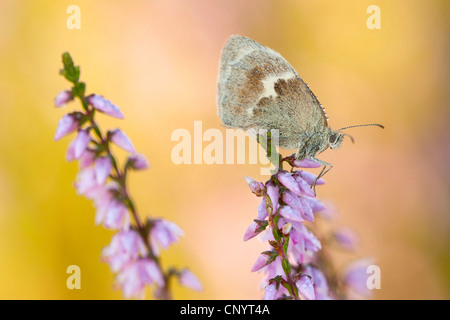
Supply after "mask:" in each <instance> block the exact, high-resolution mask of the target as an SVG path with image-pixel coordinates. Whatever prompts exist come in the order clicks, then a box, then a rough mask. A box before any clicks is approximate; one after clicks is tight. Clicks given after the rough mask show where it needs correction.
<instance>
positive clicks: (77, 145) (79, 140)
mask: <svg viewBox="0 0 450 320" xmlns="http://www.w3.org/2000/svg"><path fill="white" fill-rule="evenodd" d="M89 142H91V137H90V136H89V130H84V129H81V130H80V131H78V135H77V137H76V138H75V142H74V157H75V159H80V157H81V156H82V155H83V152H84V151H85V150H86V149H87V147H88V145H89Z"/></svg>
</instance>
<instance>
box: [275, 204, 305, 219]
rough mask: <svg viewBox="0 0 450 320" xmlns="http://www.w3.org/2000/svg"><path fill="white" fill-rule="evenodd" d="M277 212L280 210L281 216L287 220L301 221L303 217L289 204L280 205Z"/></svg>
mask: <svg viewBox="0 0 450 320" xmlns="http://www.w3.org/2000/svg"><path fill="white" fill-rule="evenodd" d="M279 212H280V215H281V216H282V217H283V218H286V219H287V220H291V221H298V222H302V221H303V218H302V216H301V215H300V213H298V211H297V210H293V209H292V208H291V207H289V206H282V207H281V209H280V211H279Z"/></svg>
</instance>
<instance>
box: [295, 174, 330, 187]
mask: <svg viewBox="0 0 450 320" xmlns="http://www.w3.org/2000/svg"><path fill="white" fill-rule="evenodd" d="M294 174H295V175H298V176H300V177H302V178H303V180H305V181H306V183H308V184H309V185H312V184H313V183H314V181H315V180H316V178H317V176H316V175H315V174H313V173H311V172H308V171H301V170H297V171H295V172H294ZM321 184H325V180H323V179H322V178H320V179H318V180H317V181H316V185H317V186H318V185H321Z"/></svg>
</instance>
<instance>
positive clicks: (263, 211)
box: [244, 199, 267, 241]
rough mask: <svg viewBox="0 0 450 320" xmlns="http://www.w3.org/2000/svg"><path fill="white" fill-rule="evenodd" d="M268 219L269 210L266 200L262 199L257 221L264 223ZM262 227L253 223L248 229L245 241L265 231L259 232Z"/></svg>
mask: <svg viewBox="0 0 450 320" xmlns="http://www.w3.org/2000/svg"><path fill="white" fill-rule="evenodd" d="M266 218H267V209H266V200H265V199H262V201H261V203H260V204H259V206H258V216H257V217H256V220H260V221H263V220H265V219H266ZM259 227H260V224H259V223H257V222H255V221H253V222H252V223H251V224H250V226H249V227H248V228H247V230H246V231H245V234H244V241H247V240H249V239H251V238H253V237H255V236H257V235H258V234H260V233H261V232H262V231H263V230H259V231H258V230H257V229H258V228H259Z"/></svg>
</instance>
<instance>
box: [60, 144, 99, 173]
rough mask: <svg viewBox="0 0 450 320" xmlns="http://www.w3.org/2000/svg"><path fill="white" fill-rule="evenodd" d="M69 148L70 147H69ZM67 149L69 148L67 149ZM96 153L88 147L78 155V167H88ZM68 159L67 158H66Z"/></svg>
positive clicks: (93, 160)
mask: <svg viewBox="0 0 450 320" xmlns="http://www.w3.org/2000/svg"><path fill="white" fill-rule="evenodd" d="M69 149H70V148H69ZM67 151H69V150H67ZM95 159H96V154H95V152H93V151H90V150H89V149H88V150H86V151H85V152H84V153H83V154H82V155H81V157H80V161H79V162H78V164H79V165H80V169H84V168H86V167H89V166H90V165H92V164H94V163H95ZM67 161H69V160H67Z"/></svg>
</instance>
